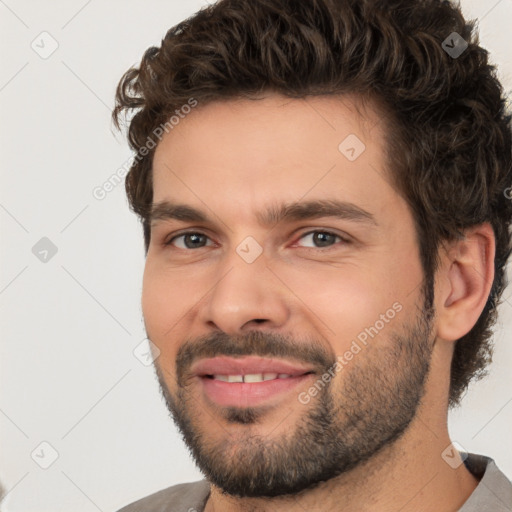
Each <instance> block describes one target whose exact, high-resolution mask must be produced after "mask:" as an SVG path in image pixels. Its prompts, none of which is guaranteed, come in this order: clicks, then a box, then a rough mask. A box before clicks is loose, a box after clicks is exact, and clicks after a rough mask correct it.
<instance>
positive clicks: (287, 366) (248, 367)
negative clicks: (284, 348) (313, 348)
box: [191, 356, 313, 377]
mask: <svg viewBox="0 0 512 512" xmlns="http://www.w3.org/2000/svg"><path fill="white" fill-rule="evenodd" d="M191 372H192V373H193V374H194V375H198V376H199V377H204V376H205V375H247V374H254V373H278V374H279V373H286V374H288V375H291V376H297V375H304V374H305V373H310V372H313V370H312V369H311V368H307V367H304V366H301V365H299V364H297V363H292V362H290V361H283V360H279V359H266V358H264V357H254V356H245V357H237V358H234V357H227V356H222V357H213V358H211V359H201V360H199V361H197V363H195V364H193V365H192V368H191Z"/></svg>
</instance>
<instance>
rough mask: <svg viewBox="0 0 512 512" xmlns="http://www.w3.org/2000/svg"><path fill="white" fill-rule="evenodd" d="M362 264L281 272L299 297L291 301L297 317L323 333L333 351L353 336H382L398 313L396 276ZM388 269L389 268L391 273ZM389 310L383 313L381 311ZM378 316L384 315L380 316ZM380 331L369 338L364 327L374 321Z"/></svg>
mask: <svg viewBox="0 0 512 512" xmlns="http://www.w3.org/2000/svg"><path fill="white" fill-rule="evenodd" d="M370 268H371V267H369V266H367V265H364V266H362V265H356V264H344V265H342V266H337V267H333V266H330V265H325V266H320V265H317V266H309V268H302V269H294V270H290V269H288V270H287V271H286V274H287V275H286V277H284V276H283V281H285V282H286V283H287V284H288V285H289V287H290V289H291V290H293V292H294V294H295V295H296V297H297V298H298V299H299V300H297V301H296V302H295V303H296V305H297V307H298V308H299V313H298V314H299V316H306V317H307V318H309V322H310V323H311V324H312V325H314V326H315V329H316V330H319V331H320V332H322V333H323V334H324V335H325V338H326V339H327V340H329V341H330V343H331V346H332V348H333V350H334V351H335V353H336V354H343V353H344V352H345V351H346V350H348V349H349V348H350V346H351V343H352V342H353V341H354V340H356V339H358V336H359V339H360V340H361V339H362V340H365V333H366V339H368V340H370V339H371V340H374V341H377V339H378V338H383V339H386V338H387V335H386V334H385V332H386V331H388V330H389V326H391V325H393V326H395V327H394V328H396V319H397V318H399V316H400V315H398V314H397V313H396V309H401V308H400V306H395V309H393V304H394V303H395V302H396V301H398V302H400V296H401V295H403V294H401V293H400V283H399V280H398V278H397V276H394V275H390V272H389V268H388V271H387V272H386V271H384V268H381V269H377V268H376V267H375V265H374V266H373V271H370ZM391 274H392V272H391ZM390 309H391V311H390V312H389V313H388V314H387V315H386V312H387V311H389V310H390ZM380 315H384V316H385V317H386V318H385V319H384V320H382V319H381V316H380ZM376 322H378V324H377V330H378V331H379V334H380V331H382V332H383V333H384V336H379V334H375V329H373V330H371V332H372V334H373V335H374V337H373V338H372V337H370V335H369V334H368V332H367V331H366V329H369V328H371V327H372V326H375V323H376Z"/></svg>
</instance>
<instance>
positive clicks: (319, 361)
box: [176, 331, 336, 384]
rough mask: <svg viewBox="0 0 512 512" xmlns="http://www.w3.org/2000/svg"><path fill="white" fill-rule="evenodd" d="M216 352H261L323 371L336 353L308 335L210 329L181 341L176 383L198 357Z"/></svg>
mask: <svg viewBox="0 0 512 512" xmlns="http://www.w3.org/2000/svg"><path fill="white" fill-rule="evenodd" d="M217 356H235V357H236V356H240V357H241V356H260V357H270V358H281V359H287V360H291V361H295V362H297V363H303V364H307V365H309V366H311V365H312V366H313V367H314V370H315V372H318V373H324V372H325V371H327V369H329V368H331V367H332V366H333V365H334V364H336V355H335V354H334V352H332V351H329V350H328V349H327V348H326V347H325V346H324V345H322V344H321V342H319V341H318V340H317V339H314V338H307V339H305V340H303V341H301V342H300V343H298V342H297V341H296V340H295V339H294V338H293V337H290V336H284V335H282V334H279V333H270V332H263V331H249V332H248V333H247V334H239V335H234V336H231V335H229V334H226V333H224V332H213V333H210V334H207V335H205V336H200V337H198V338H195V339H187V340H185V341H184V342H183V344H182V345H181V347H180V348H179V350H178V353H177V355H176V376H177V380H178V384H181V383H183V382H184V381H185V380H186V378H187V376H188V374H189V372H190V367H191V366H192V364H193V363H194V362H195V361H197V360H198V359H205V358H212V357H217Z"/></svg>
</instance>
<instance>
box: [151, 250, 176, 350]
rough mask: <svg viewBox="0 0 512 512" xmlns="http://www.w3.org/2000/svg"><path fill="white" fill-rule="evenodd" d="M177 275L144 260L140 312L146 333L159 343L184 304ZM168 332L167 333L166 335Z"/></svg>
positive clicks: (174, 321)
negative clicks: (163, 270)
mask: <svg viewBox="0 0 512 512" xmlns="http://www.w3.org/2000/svg"><path fill="white" fill-rule="evenodd" d="M177 281H178V280H177V275H176V274H175V275H174V276H173V275H172V274H169V273H166V272H162V270H161V269H159V268H158V267H157V266H156V265H154V264H153V263H152V262H151V261H150V260H147V261H146V266H145V268H144V277H143V282H142V301H141V302H142V313H143V315H144V321H145V324H146V327H147V329H148V333H149V332H150V333H151V336H152V337H153V338H154V341H155V342H158V343H159V345H161V344H162V343H161V342H162V341H163V339H162V338H164V337H165V336H166V333H168V331H169V329H171V328H172V327H173V325H176V323H177V321H178V318H179V316H180V313H181V314H183V313H182V308H183V304H184V297H183V292H182V291H183V290H184V288H183V286H180V283H179V282H177ZM168 335H169V334H167V336H168Z"/></svg>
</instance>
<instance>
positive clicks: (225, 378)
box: [213, 373, 291, 382]
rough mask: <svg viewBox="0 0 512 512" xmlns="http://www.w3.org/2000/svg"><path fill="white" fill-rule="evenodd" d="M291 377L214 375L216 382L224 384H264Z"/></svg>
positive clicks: (273, 374) (288, 375) (276, 375)
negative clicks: (220, 381) (267, 381)
mask: <svg viewBox="0 0 512 512" xmlns="http://www.w3.org/2000/svg"><path fill="white" fill-rule="evenodd" d="M288 377H291V375H290V374H288V373H279V374H278V373H248V374H246V375H214V376H213V378H214V379H216V380H222V381H224V382H263V381H265V380H274V379H286V378H288Z"/></svg>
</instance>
